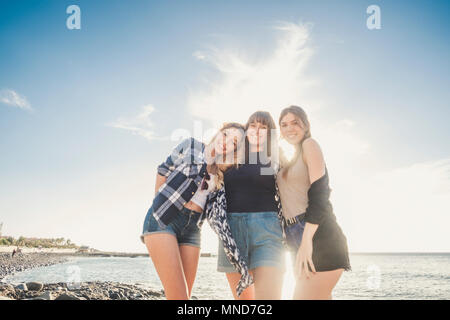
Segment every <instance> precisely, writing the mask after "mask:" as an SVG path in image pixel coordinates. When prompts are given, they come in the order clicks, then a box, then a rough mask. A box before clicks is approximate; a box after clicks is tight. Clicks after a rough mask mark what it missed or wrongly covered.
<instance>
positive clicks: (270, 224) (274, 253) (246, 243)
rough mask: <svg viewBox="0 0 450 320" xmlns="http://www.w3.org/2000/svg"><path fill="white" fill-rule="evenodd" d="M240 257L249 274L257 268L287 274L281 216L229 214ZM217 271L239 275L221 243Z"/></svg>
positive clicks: (261, 213) (273, 213)
mask: <svg viewBox="0 0 450 320" xmlns="http://www.w3.org/2000/svg"><path fill="white" fill-rule="evenodd" d="M227 218H228V223H229V224H230V228H231V234H232V235H233V238H234V240H235V241H236V245H237V247H238V249H239V253H240V254H241V255H242V257H243V258H244V260H245V261H246V263H247V266H248V267H249V269H250V270H252V269H255V268H257V267H277V268H280V269H281V271H282V272H284V270H285V261H284V254H285V251H284V246H283V235H282V231H281V225H280V221H279V219H278V215H277V213H276V212H274V211H267V212H242V213H241V212H238V213H228V214H227ZM217 271H219V272H226V273H232V272H237V270H236V269H235V268H234V267H233V265H232V264H231V263H230V262H229V261H228V258H227V256H226V254H225V251H224V249H223V245H222V242H221V241H219V251H218V262H217Z"/></svg>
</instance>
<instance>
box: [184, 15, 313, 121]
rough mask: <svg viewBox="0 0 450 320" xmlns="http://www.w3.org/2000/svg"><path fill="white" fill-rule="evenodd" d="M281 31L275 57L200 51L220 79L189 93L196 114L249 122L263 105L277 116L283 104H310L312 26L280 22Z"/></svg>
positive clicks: (233, 52)
mask: <svg viewBox="0 0 450 320" xmlns="http://www.w3.org/2000/svg"><path fill="white" fill-rule="evenodd" d="M275 29H276V30H277V32H278V34H279V37H278V39H277V41H276V44H275V48H274V50H272V51H271V53H270V54H269V56H267V57H261V58H260V59H253V60H252V59H249V58H248V57H246V56H245V55H244V54H243V53H242V52H240V51H238V50H230V49H226V48H225V49H218V48H213V49H210V50H208V52H198V51H197V52H195V53H194V56H195V57H197V59H199V60H202V61H205V62H207V63H210V64H211V65H212V66H213V68H214V69H216V71H217V76H218V78H216V79H206V80H205V83H203V84H202V85H201V87H198V88H191V91H190V93H189V95H188V108H189V110H190V112H191V113H192V114H193V115H194V116H195V117H198V118H200V119H206V120H209V121H211V122H213V123H214V124H215V125H217V124H220V123H221V122H224V121H241V122H245V121H246V119H247V118H248V116H249V115H250V114H251V113H252V112H253V111H256V110H257V109H259V108H261V109H263V110H266V111H270V112H272V114H273V115H274V116H275V117H277V116H278V113H279V111H280V110H281V108H282V107H284V106H288V105H290V104H298V103H299V101H302V102H306V101H305V100H306V99H307V93H308V88H310V86H311V85H312V84H314V80H313V79H311V78H309V77H307V76H306V75H305V73H304V68H305V67H306V65H307V62H308V61H309V59H310V57H311V55H312V53H313V50H312V48H311V47H310V46H309V43H308V40H309V27H308V26H307V25H303V24H294V23H280V24H279V25H278V26H277V27H276V28H275Z"/></svg>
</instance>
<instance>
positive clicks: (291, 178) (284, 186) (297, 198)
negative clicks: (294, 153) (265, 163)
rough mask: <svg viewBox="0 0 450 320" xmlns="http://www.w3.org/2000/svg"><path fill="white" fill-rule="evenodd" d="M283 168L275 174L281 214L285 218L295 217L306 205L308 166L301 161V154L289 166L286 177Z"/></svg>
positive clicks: (308, 182) (308, 184)
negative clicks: (281, 209)
mask: <svg viewBox="0 0 450 320" xmlns="http://www.w3.org/2000/svg"><path fill="white" fill-rule="evenodd" d="M285 171H286V169H285V168H283V169H281V170H280V171H279V172H278V175H277V184H278V189H279V190H280V197H281V205H282V208H283V216H284V217H285V218H287V219H289V218H292V217H295V216H296V215H299V214H301V213H303V212H305V211H306V208H307V207H308V190H309V187H310V186H311V183H310V181H309V174H308V167H307V166H306V164H305V162H304V161H303V157H302V154H300V155H299V157H298V158H297V161H296V162H295V163H294V164H293V165H292V166H291V167H290V168H289V170H288V172H287V175H286V177H285V178H284V177H283V173H284V172H285Z"/></svg>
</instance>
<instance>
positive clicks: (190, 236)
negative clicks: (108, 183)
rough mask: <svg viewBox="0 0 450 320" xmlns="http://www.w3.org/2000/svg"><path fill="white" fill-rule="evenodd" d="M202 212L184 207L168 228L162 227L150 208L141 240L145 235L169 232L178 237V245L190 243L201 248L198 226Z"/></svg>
mask: <svg viewBox="0 0 450 320" xmlns="http://www.w3.org/2000/svg"><path fill="white" fill-rule="evenodd" d="M200 215H201V213H200V212H196V211H193V210H190V209H188V208H185V207H183V209H181V210H180V211H179V212H178V215H177V216H176V218H174V219H173V220H172V221H171V222H170V223H169V224H168V225H167V226H166V228H162V227H161V226H160V225H159V223H158V221H156V219H155V217H154V216H153V208H152V207H150V209H148V212H147V215H146V216H145V220H144V226H143V228H142V235H141V241H142V243H144V236H146V235H148V234H154V233H168V234H172V235H174V236H175V237H176V238H177V241H178V245H189V246H194V247H198V248H200V244H201V232H200V231H201V230H200V228H199V227H198V226H197V222H198V219H199V218H200Z"/></svg>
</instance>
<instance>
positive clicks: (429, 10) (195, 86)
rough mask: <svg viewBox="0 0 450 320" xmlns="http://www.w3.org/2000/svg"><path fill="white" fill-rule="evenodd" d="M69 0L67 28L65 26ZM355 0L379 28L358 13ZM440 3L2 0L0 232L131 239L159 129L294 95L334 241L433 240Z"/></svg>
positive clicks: (444, 247)
mask: <svg viewBox="0 0 450 320" xmlns="http://www.w3.org/2000/svg"><path fill="white" fill-rule="evenodd" d="M72 4H77V5H78V6H79V7H80V9H81V30H69V29H67V27H66V19H67V17H68V16H69V15H68V14H67V13H66V8H67V7H68V6H69V5H72ZM371 4H377V5H379V7H380V9H381V29H380V30H369V29H368V28H367V27H366V19H367V17H368V14H367V13H366V8H367V7H368V6H369V5H371ZM449 7H450V4H449V3H448V2H447V1H433V2H425V1H395V2H392V1H345V2H337V1H309V2H306V1H245V2H244V3H243V2H242V1H227V2H219V1H189V2H186V1H163V2H162V1H158V2H157V1H45V2H42V1H4V0H3V1H2V2H1V3H0V45H1V50H0V150H1V151H2V156H1V157H0V177H1V179H0V221H4V223H5V226H4V230H3V231H4V233H6V234H10V235H14V236H19V235H24V236H46V237H66V238H70V239H72V240H73V241H75V242H77V243H83V244H86V245H91V246H94V247H97V248H100V249H106V250H127V251H143V250H145V248H144V247H143V246H142V245H141V244H140V243H139V242H138V234H139V233H140V228H141V226H142V220H143V218H144V215H145V213H146V210H147V209H148V206H149V204H150V203H151V200H152V193H153V188H154V187H153V185H154V175H155V166H156V165H157V164H158V163H159V162H161V161H162V159H164V158H165V156H166V154H167V153H168V152H169V151H170V149H171V148H172V147H173V146H174V144H175V143H176V142H175V141H172V140H173V139H170V136H171V135H172V134H173V133H174V131H175V130H177V129H181V128H184V129H186V130H188V131H192V130H193V127H194V121H197V123H201V124H202V125H203V127H204V128H209V127H212V126H213V125H217V124H218V123H220V122H221V121H228V120H235V121H245V120H246V118H247V117H248V116H249V115H250V114H251V113H252V112H253V111H256V110H257V109H265V110H268V111H271V112H272V115H273V117H274V119H275V120H276V121H277V120H278V115H279V111H281V109H282V108H283V107H285V106H287V104H297V105H301V106H303V107H304V108H305V109H306V110H307V111H308V113H309V114H310V116H311V118H312V120H314V121H312V125H313V134H315V137H316V138H317V139H318V141H319V143H320V144H321V146H322V148H323V150H324V153H325V155H326V160H327V163H328V166H329V167H330V168H331V169H334V170H333V171H331V175H332V179H334V180H332V183H333V182H334V188H333V189H334V194H333V195H334V198H333V201H334V205H335V209H336V211H337V212H336V213H337V215H338V218H339V219H340V222H341V225H342V226H343V229H344V231H346V234H347V236H348V238H349V245H350V248H351V250H353V251H448V250H450V247H449V246H448V245H449V243H450V241H448V240H449V239H448V236H447V235H446V234H445V233H444V232H446V231H445V229H444V227H441V226H436V222H438V221H442V222H443V225H445V223H446V224H447V225H448V223H449V222H450V220H449V218H448V212H449V209H450V206H449V204H448V203H450V202H449V200H450V164H449V159H450V144H449V143H448V141H449V138H450V131H449V130H448V125H447V122H448V119H449V118H450V108H449V102H448V101H450V93H449V90H448V88H449V83H450V81H449V77H450V76H449V73H448V70H449V69H450V66H449V63H450V62H449V61H450V59H449V41H448V33H449V31H450V22H449V18H450V17H449V15H450V14H449V13H450V10H449V9H450V8H449ZM300 25H306V26H307V28H306V29H307V31H305V30H303V29H301V28H300V29H299V28H297V27H295V26H300ZM305 34H306V35H307V41H305V42H303V40H299V39H298V38H296V36H299V35H305ZM295 41H299V42H295ZM292 43H294V45H292ZM296 46H298V47H296ZM299 48H300V49H302V50H299V51H296V50H297V49H299ZM303 49H305V50H303ZM290 50H291V51H290ZM298 65H301V68H299V69H298V70H297V69H296V67H297V66H298ZM274 70H275V71H274ZM281 70H284V71H283V72H281ZM293 70H294V71H293ZM290 88H292V90H291V89H290ZM408 188H411V190H409V189H408ZM425 212H426V213H425ZM424 215H425V219H424ZM426 216H429V219H426ZM399 224H402V227H401V228H400V229H401V230H402V232H400V233H398V229H399ZM376 230H378V231H379V232H378V233H377V232H376ZM380 230H381V231H380ZM423 230H426V232H425V233H424V238H425V239H419V238H418V237H417V234H418V233H419V232H423ZM379 233H382V234H383V235H385V236H384V238H383V240H382V241H381V242H380V241H379V240H377V237H378V236H379ZM205 234H206V236H205V237H204V238H205V239H213V235H212V234H211V233H210V231H208V230H206V231H205ZM213 247H214V245H213V246H212V247H211V248H208V249H210V250H214V248H213Z"/></svg>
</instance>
